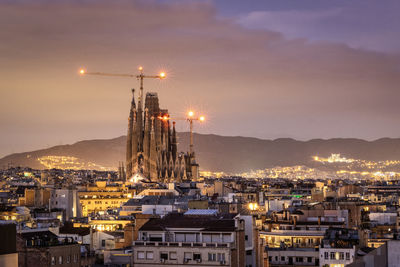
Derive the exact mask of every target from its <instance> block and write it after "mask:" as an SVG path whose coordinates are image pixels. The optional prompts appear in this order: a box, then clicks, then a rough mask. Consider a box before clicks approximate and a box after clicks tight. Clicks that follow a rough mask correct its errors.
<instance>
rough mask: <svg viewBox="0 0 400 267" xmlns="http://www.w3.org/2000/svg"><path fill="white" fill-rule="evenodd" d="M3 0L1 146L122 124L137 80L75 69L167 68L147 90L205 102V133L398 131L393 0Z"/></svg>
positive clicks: (99, 132) (168, 98)
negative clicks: (381, 1)
mask: <svg viewBox="0 0 400 267" xmlns="http://www.w3.org/2000/svg"><path fill="white" fill-rule="evenodd" d="M0 5H1V7H2V8H1V9H0V15H1V16H0V17H2V21H3V27H2V29H1V30H0V32H1V34H2V36H3V38H2V39H4V40H5V42H4V43H3V44H2V45H1V47H0V51H1V52H0V54H1V58H2V60H1V62H0V69H1V72H2V74H3V75H2V76H3V77H4V78H3V79H2V82H1V88H0V91H1V102H0V114H1V115H0V121H1V123H2V127H1V128H2V131H1V133H0V137H1V140H2V141H1V143H0V156H5V155H7V154H9V153H13V152H23V151H28V150H34V149H39V148H44V147H49V146H53V145H57V144H60V143H62V144H66V143H74V142H76V141H79V140H85V139H102V138H105V139H106V138H112V137H116V136H120V135H124V134H126V119H127V115H126V110H128V109H129V104H130V97H131V95H130V89H131V88H138V86H139V85H138V83H137V81H136V80H134V79H112V78H107V77H80V76H79V75H78V70H79V68H80V67H84V68H87V69H88V70H92V71H105V72H123V73H125V72H129V73H133V74H135V73H136V72H137V70H136V69H137V67H138V66H139V65H143V66H144V68H145V71H146V72H148V73H157V72H158V71H159V70H165V71H166V72H167V74H168V78H167V79H166V80H163V81H148V82H146V83H145V91H146V92H149V91H150V92H151V91H156V92H157V93H158V94H159V95H160V99H161V101H162V102H163V103H164V105H165V106H167V107H168V108H169V110H170V112H171V114H177V115H180V114H184V113H185V112H186V111H187V110H188V109H189V108H194V109H195V110H196V111H198V112H202V113H205V114H206V115H207V118H208V120H207V123H206V124H204V125H202V126H196V131H198V132H200V133H215V134H220V135H241V136H252V137H258V138H263V139H274V138H279V137H292V138H295V139H300V140H308V139H312V138H331V137H358V138H363V139H368V140H372V139H378V138H380V137H398V136H399V135H398V134H397V132H398V131H399V130H400V126H399V125H400V124H399V123H398V122H399V120H398V118H397V116H396V115H397V114H396V113H397V112H398V111H399V110H398V105H397V101H396V100H397V99H398V97H399V92H398V90H397V84H398V83H399V80H400V78H399V75H398V74H399V71H400V69H399V66H400V58H399V49H397V48H396V47H398V46H397V44H398V43H399V38H398V36H397V35H396V31H395V29H396V26H398V25H399V24H400V21H399V19H398V18H397V17H396V16H394V14H396V11H398V10H399V4H398V3H396V2H395V1H388V2H387V5H386V6H382V5H378V4H376V3H375V2H374V1H352V3H346V1H337V2H335V3H334V4H333V3H329V4H326V3H325V4H324V3H318V4H311V1H303V2H302V4H298V3H297V4H296V5H291V4H290V1H280V3H275V2H272V1H255V3H254V5H251V6H249V7H245V5H244V4H241V2H240V1H205V2H203V1H132V2H127V1H118V2H114V3H113V4H109V3H107V2H105V1H104V2H96V3H93V2H90V1H73V2H67V1H59V2H57V3H52V2H49V1H40V2H34V3H32V2H30V1H20V2H16V3H14V2H10V1H1V2H0ZM355 11H358V12H356V14H355V13H354V12H355ZM384 12H386V16H385V17H382V16H381V14H383V13H384ZM371 14H372V15H371ZM356 22H357V23H356ZM177 130H178V131H187V130H188V129H187V125H186V124H183V123H178V124H177Z"/></svg>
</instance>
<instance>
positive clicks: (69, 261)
mask: <svg viewBox="0 0 400 267" xmlns="http://www.w3.org/2000/svg"><path fill="white" fill-rule="evenodd" d="M67 263H71V255H68V256H67Z"/></svg>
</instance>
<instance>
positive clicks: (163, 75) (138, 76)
mask: <svg viewBox="0 0 400 267" xmlns="http://www.w3.org/2000/svg"><path fill="white" fill-rule="evenodd" d="M138 70H139V72H140V73H139V74H120V73H105V72H87V71H86V70H85V69H80V70H79V74H81V75H98V76H110V77H126V78H136V79H138V80H139V81H140V93H139V100H140V101H139V103H140V104H141V105H142V106H141V108H142V109H143V80H144V79H145V78H152V79H160V80H162V79H165V78H166V77H167V74H166V73H165V72H163V71H162V72H160V73H159V74H158V75H145V74H144V73H143V67H142V66H140V67H139V68H138Z"/></svg>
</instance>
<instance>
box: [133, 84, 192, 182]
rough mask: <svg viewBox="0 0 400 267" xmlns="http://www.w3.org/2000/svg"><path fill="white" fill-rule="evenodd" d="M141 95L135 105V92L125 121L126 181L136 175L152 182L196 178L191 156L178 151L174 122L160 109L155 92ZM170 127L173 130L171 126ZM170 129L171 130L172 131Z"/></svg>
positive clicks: (165, 110) (166, 112)
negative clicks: (126, 124) (143, 96)
mask: <svg viewBox="0 0 400 267" xmlns="http://www.w3.org/2000/svg"><path fill="white" fill-rule="evenodd" d="M142 101H143V99H142V96H139V99H138V103H137V106H136V103H135V97H134V90H133V89H132V103H131V109H130V112H129V119H128V133H127V144H126V179H127V180H128V181H129V180H130V179H132V177H134V176H135V175H139V176H141V177H144V178H146V179H147V180H148V181H151V182H171V181H183V180H192V179H193V178H194V179H197V177H198V165H197V164H196V163H195V160H194V154H193V155H189V154H188V153H178V152H177V139H176V131H175V122H173V123H172V125H171V121H170V120H169V114H168V110H167V109H160V107H159V101H158V95H157V93H147V94H146V98H145V103H144V108H143V103H142ZM171 126H172V127H171ZM171 128H172V129H171Z"/></svg>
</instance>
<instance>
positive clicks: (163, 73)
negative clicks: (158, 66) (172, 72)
mask: <svg viewBox="0 0 400 267" xmlns="http://www.w3.org/2000/svg"><path fill="white" fill-rule="evenodd" d="M159 76H160V79H164V78H165V77H167V75H166V74H165V72H161V73H160V75H159Z"/></svg>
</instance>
